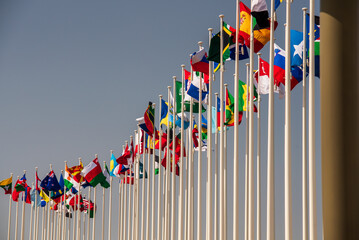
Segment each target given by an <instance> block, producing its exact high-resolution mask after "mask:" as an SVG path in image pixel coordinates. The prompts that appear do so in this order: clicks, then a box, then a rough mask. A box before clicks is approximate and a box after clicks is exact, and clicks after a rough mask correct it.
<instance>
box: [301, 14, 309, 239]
mask: <svg viewBox="0 0 359 240" xmlns="http://www.w3.org/2000/svg"><path fill="white" fill-rule="evenodd" d="M302 11H303V52H302V54H303V55H302V58H303V80H302V82H303V107H302V239H303V240H307V239H308V199H307V197H308V195H307V191H308V187H307V184H308V183H307V83H306V81H307V79H306V72H307V56H306V53H307V41H306V38H307V21H306V19H307V18H306V14H307V8H302Z"/></svg>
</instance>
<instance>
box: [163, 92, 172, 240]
mask: <svg viewBox="0 0 359 240" xmlns="http://www.w3.org/2000/svg"><path fill="white" fill-rule="evenodd" d="M170 94H171V86H168V87H167V99H168V118H167V146H166V152H167V158H166V191H165V194H166V195H165V203H166V205H165V227H164V230H165V233H164V236H163V237H164V240H167V239H169V236H170V235H169V201H170V200H169V192H170V185H169V184H170V157H169V156H170V153H169V141H170V121H169V115H170V109H171V101H170Z"/></svg>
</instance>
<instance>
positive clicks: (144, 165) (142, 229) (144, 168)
mask: <svg viewBox="0 0 359 240" xmlns="http://www.w3.org/2000/svg"><path fill="white" fill-rule="evenodd" d="M145 134H146V133H144V134H143V145H144V144H145V139H146V138H145ZM142 168H143V173H142V189H141V191H142V193H141V238H140V239H141V240H144V236H145V231H144V226H145V214H144V213H145V179H146V150H145V147H144V146H143V167H142ZM125 209H126V208H125ZM125 211H126V210H125ZM124 222H126V221H124Z"/></svg>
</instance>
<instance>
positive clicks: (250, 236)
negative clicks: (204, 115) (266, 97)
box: [247, 15, 254, 239]
mask: <svg viewBox="0 0 359 240" xmlns="http://www.w3.org/2000/svg"><path fill="white" fill-rule="evenodd" d="M250 29H251V34H250V46H251V47H250V51H249V91H250V93H249V109H248V108H247V111H249V142H248V145H249V149H248V150H249V151H248V239H254V167H253V160H254V151H253V137H254V136H253V96H254V95H253V93H254V91H253V68H254V64H253V61H254V36H253V16H252V15H251V23H250ZM247 87H248V86H247Z"/></svg>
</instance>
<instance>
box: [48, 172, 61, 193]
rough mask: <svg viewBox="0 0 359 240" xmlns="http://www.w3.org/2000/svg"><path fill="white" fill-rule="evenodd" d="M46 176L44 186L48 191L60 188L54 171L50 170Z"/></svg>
mask: <svg viewBox="0 0 359 240" xmlns="http://www.w3.org/2000/svg"><path fill="white" fill-rule="evenodd" d="M47 176H48V182H47V186H46V187H44V188H45V189H46V190H48V191H54V192H58V191H59V190H61V186H60V184H59V182H58V181H57V177H56V174H55V172H54V171H51V172H50V173H49V174H48V175H47Z"/></svg>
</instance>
